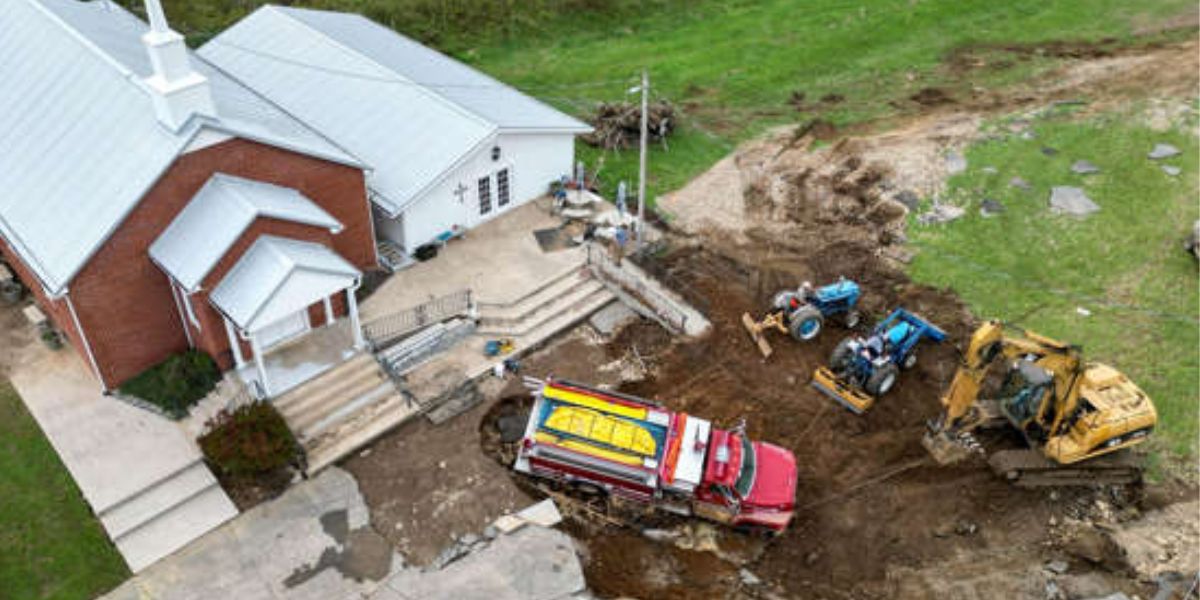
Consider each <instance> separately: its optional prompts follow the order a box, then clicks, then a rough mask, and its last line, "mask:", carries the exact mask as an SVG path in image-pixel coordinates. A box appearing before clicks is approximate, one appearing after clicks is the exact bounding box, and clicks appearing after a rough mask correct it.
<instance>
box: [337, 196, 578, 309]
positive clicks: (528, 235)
mask: <svg viewBox="0 0 1200 600" xmlns="http://www.w3.org/2000/svg"><path fill="white" fill-rule="evenodd" d="M550 203H551V200H550V199H549V198H541V199H538V200H534V201H532V202H528V203H526V204H524V205H522V206H519V207H517V208H515V209H513V210H512V211H510V212H508V213H507V214H505V215H503V216H500V217H497V218H495V219H493V220H491V221H488V222H487V223H484V224H483V225H481V226H479V227H477V228H475V229H472V230H470V231H468V232H467V234H466V236H465V237H463V238H462V239H458V240H454V241H452V242H450V243H449V244H447V245H446V246H445V247H443V248H442V249H441V251H440V252H438V255H437V257H435V258H434V259H432V260H429V261H426V262H422V263H417V264H416V265H413V266H412V267H409V268H407V269H404V270H403V271H400V272H398V273H396V274H395V275H392V276H391V277H390V278H388V280H387V281H385V282H384V283H383V285H381V286H379V289H377V290H375V292H374V293H373V294H371V296H370V297H368V298H367V299H366V300H364V301H363V302H362V304H361V305H360V306H359V311H360V314H361V315H362V321H363V322H367V321H370V320H371V319H374V318H377V317H380V316H384V315H388V314H392V313H395V312H398V311H401V310H404V309H406V308H411V307H413V306H416V305H418V304H421V303H422V302H426V301H428V300H429V299H431V298H434V297H437V296H443V295H445V294H449V293H452V292H457V291H460V290H464V289H470V290H471V291H472V292H473V293H474V294H475V300H476V301H477V302H492V303H505V302H511V301H513V300H516V299H517V298H520V297H521V296H523V295H524V294H525V293H527V292H528V291H529V290H532V289H536V288H537V287H538V285H540V284H542V283H543V282H545V281H547V280H550V279H552V278H554V277H555V276H556V275H559V274H561V273H562V272H563V271H564V270H567V269H570V268H572V267H573V266H577V265H580V264H582V263H583V259H584V249H583V247H581V246H579V247H574V248H567V249H564V250H558V251H555V252H542V249H541V247H540V246H539V245H538V242H537V239H536V238H534V236H533V232H534V231H535V230H538V229H548V228H553V227H558V226H559V225H561V224H562V219H561V218H560V217H556V216H554V215H551V214H550V213H549V211H548V208H549V206H550Z"/></svg>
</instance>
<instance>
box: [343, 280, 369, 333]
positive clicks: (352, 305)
mask: <svg viewBox="0 0 1200 600" xmlns="http://www.w3.org/2000/svg"><path fill="white" fill-rule="evenodd" d="M359 285H361V282H359V281H355V282H354V285H352V286H350V287H348V288H346V299H347V309H348V310H349V312H350V329H351V332H352V333H353V334H354V349H355V350H362V349H363V348H365V347H366V346H367V342H366V340H364V339H363V332H362V325H360V324H359V322H358V300H356V299H355V298H354V292H356V291H358V286H359Z"/></svg>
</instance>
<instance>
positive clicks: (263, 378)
mask: <svg viewBox="0 0 1200 600" xmlns="http://www.w3.org/2000/svg"><path fill="white" fill-rule="evenodd" d="M250 349H251V350H252V351H253V352H254V367H255V368H256V369H258V381H259V383H262V387H263V394H264V395H265V396H266V397H268V398H270V397H271V383H270V382H269V381H267V367H266V365H264V364H263V353H262V347H261V346H259V344H258V334H255V333H251V334H250Z"/></svg>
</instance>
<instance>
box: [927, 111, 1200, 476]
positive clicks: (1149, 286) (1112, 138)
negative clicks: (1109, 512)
mask: <svg viewBox="0 0 1200 600" xmlns="http://www.w3.org/2000/svg"><path fill="white" fill-rule="evenodd" d="M1034 129H1035V131H1036V135H1037V137H1036V138H1035V139H1033V140H1025V139H1021V138H1020V137H1018V136H1008V137H1006V138H1004V139H1002V140H993V141H988V142H984V143H981V144H979V145H977V146H975V147H973V148H970V149H969V151H968V152H967V153H966V156H967V158H968V161H969V164H970V168H969V169H968V171H967V172H965V173H963V174H961V175H958V176H955V177H953V178H952V179H951V180H950V181H949V191H948V194H947V198H949V199H951V200H952V201H954V202H956V203H959V204H961V205H964V206H966V207H967V209H968V210H967V214H966V216H965V217H964V218H963V219H961V220H959V221H955V222H953V223H950V224H946V225H934V226H921V225H917V224H915V223H913V224H912V225H911V226H910V228H909V235H910V238H911V239H912V240H913V241H914V242H915V244H916V246H917V247H918V248H919V249H920V252H919V254H918V255H917V258H916V260H915V261H914V262H913V265H912V268H911V274H912V275H913V277H914V278H915V279H917V280H919V281H923V282H926V283H930V284H932V285H936V286H948V287H950V288H952V289H953V290H954V291H955V292H957V293H958V294H959V295H960V296H962V298H963V299H965V300H966V301H967V303H968V304H970V305H971V307H972V309H973V311H974V312H975V313H976V314H977V315H979V316H981V317H988V318H1000V319H1005V320H1011V321H1015V322H1016V323H1018V324H1021V325H1023V326H1025V327H1028V328H1029V329H1032V330H1034V331H1038V332H1040V333H1043V334H1045V335H1049V336H1051V337H1055V338H1058V339H1061V340H1064V341H1070V342H1073V343H1077V344H1081V345H1083V347H1084V351H1085V355H1086V356H1087V357H1088V358H1090V359H1093V360H1098V361H1102V362H1107V363H1109V364H1112V365H1113V366H1115V367H1117V368H1118V369H1120V370H1122V371H1124V372H1125V373H1126V374H1127V375H1129V376H1130V377H1131V378H1133V379H1134V381H1135V382H1137V383H1138V384H1139V385H1140V386H1141V387H1142V388H1143V389H1144V390H1145V391H1146V392H1147V393H1148V394H1149V395H1150V396H1151V398H1153V399H1154V401H1155V404H1156V406H1157V408H1158V411H1159V429H1158V433H1157V440H1156V442H1155V445H1156V446H1157V447H1158V448H1166V449H1169V450H1171V451H1172V452H1173V453H1175V454H1176V455H1180V456H1186V457H1189V458H1194V457H1195V456H1196V454H1197V436H1198V435H1200V432H1198V430H1197V425H1198V423H1200V411H1198V409H1200V389H1198V383H1197V382H1198V381H1200V323H1198V306H1200V294H1198V291H1197V267H1196V262H1195V260H1194V259H1193V258H1192V257H1191V256H1190V255H1187V254H1186V253H1184V252H1183V249H1182V241H1183V239H1184V237H1185V236H1186V234H1187V232H1188V231H1190V228H1191V224H1192V222H1193V221H1194V220H1196V219H1197V218H1200V206H1198V205H1197V203H1196V198H1197V196H1198V194H1200V189H1197V181H1198V177H1200V173H1197V167H1196V165H1197V161H1198V160H1200V156H1198V154H1197V142H1196V138H1195V137H1194V135H1192V134H1189V133H1186V132H1182V131H1170V132H1166V133H1160V132H1154V131H1151V130H1150V129H1148V128H1146V127H1145V126H1142V125H1139V124H1138V119H1137V118H1136V117H1134V116H1132V115H1130V114H1126V113H1118V114H1108V115H1105V116H1102V117H1094V118H1089V119H1083V120H1079V119H1075V118H1073V117H1071V116H1070V115H1065V114H1064V115H1059V116H1056V117H1049V118H1046V119H1044V120H1041V121H1038V122H1036V124H1035V127H1034ZM1159 142H1167V143H1170V144H1173V145H1175V146H1176V147H1178V148H1179V149H1181V150H1182V151H1183V153H1182V154H1181V155H1180V156H1177V157H1175V158H1172V159H1169V160H1164V161H1152V160H1149V159H1147V158H1146V154H1147V153H1148V152H1149V151H1150V149H1151V148H1152V147H1153V146H1154V145H1155V144H1156V143H1159ZM1043 148H1053V149H1055V150H1057V151H1058V153H1057V154H1055V155H1053V156H1047V155H1046V154H1044V153H1043V151H1042V149H1043ZM1079 159H1086V160H1089V161H1091V162H1092V163H1094V164H1096V165H1097V166H1099V167H1100V168H1101V169H1102V172H1101V173H1099V174H1093V175H1076V174H1074V173H1072V172H1071V171H1070V166H1071V164H1072V163H1073V162H1075V161H1076V160H1079ZM1162 164H1170V165H1175V166H1179V167H1181V168H1182V169H1183V172H1182V174H1181V175H1179V176H1178V177H1171V176H1168V175H1167V174H1165V173H1164V172H1163V171H1162V170H1161V168H1160V166H1161V165H1162ZM985 166H990V167H994V168H995V169H996V170H997V172H996V173H987V172H985V171H983V170H982V169H983V167H985ZM1013 176H1020V177H1022V178H1023V179H1025V180H1027V181H1028V182H1029V183H1030V184H1031V186H1032V189H1030V190H1028V191H1024V190H1020V189H1018V188H1015V187H1012V186H1010V185H1009V181H1010V180H1011V178H1012V177H1013ZM1055 185H1072V186H1078V187H1081V188H1083V189H1084V190H1085V191H1086V193H1087V195H1088V196H1089V197H1090V198H1091V199H1092V200H1094V201H1095V202H1096V203H1097V204H1099V205H1100V206H1101V209H1100V211H1099V212H1097V213H1095V214H1094V215H1092V216H1091V217H1089V218H1087V219H1086V220H1077V219H1074V218H1070V217H1061V216H1053V215H1052V214H1051V213H1050V211H1049V209H1048V204H1049V197H1050V188H1051V186H1055ZM984 198H993V199H996V200H999V201H1001V202H1002V203H1003V204H1004V205H1005V207H1006V210H1005V212H1003V213H1002V214H1000V215H998V216H994V217H990V218H983V217H981V216H979V214H978V207H979V203H980V202H981V201H982V199H984ZM1078 308H1082V309H1084V310H1085V311H1088V312H1090V315H1087V316H1085V315H1083V314H1080V312H1079V311H1078V310H1077V309H1078Z"/></svg>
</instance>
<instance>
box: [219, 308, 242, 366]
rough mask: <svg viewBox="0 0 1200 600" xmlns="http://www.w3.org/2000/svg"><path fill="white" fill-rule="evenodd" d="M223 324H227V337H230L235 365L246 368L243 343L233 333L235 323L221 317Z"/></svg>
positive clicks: (230, 346) (230, 347) (223, 316)
mask: <svg viewBox="0 0 1200 600" xmlns="http://www.w3.org/2000/svg"><path fill="white" fill-rule="evenodd" d="M221 322H222V323H225V335H227V336H229V349H230V350H232V351H233V363H234V364H235V365H236V366H237V368H238V369H240V368H242V367H244V366H246V357H244V356H242V343H241V341H239V340H238V337H237V334H235V333H234V332H233V323H231V322H230V321H229V317H226V316H225V315H221Z"/></svg>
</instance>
